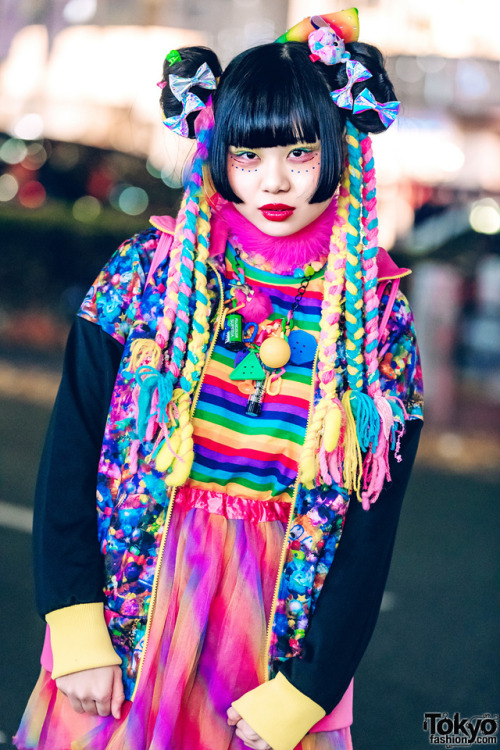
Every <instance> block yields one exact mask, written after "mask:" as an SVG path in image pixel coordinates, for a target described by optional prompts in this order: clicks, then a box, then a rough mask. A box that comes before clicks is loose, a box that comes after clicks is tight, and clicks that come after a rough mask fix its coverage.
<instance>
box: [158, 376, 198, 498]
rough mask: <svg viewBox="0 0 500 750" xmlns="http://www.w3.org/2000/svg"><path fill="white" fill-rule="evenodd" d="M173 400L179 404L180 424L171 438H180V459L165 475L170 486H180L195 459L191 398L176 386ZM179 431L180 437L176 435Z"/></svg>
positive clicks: (176, 460)
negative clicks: (190, 410) (190, 411)
mask: <svg viewBox="0 0 500 750" xmlns="http://www.w3.org/2000/svg"><path fill="white" fill-rule="evenodd" d="M172 400H173V402H174V403H175V404H176V405H177V410H178V414H179V426H178V427H177V429H176V430H175V432H174V433H173V435H172V438H171V439H172V440H174V438H175V440H176V441H177V440H179V450H178V451H176V452H177V453H178V455H179V458H180V460H179V458H176V459H175V460H174V462H173V468H172V471H171V472H170V474H167V476H166V477H165V484H166V485H167V486H168V487H180V486H181V485H183V484H184V483H185V482H186V481H187V478H188V477H189V474H190V472H191V467H192V465H193V460H194V443H193V425H192V424H191V420H190V413H189V409H190V404H191V399H190V398H189V395H188V394H187V393H186V392H185V391H183V390H182V388H176V389H175V391H174V395H173V398H172ZM177 432H178V433H179V436H180V439H179V438H177V437H176V434H177Z"/></svg>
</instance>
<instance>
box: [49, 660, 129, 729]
mask: <svg viewBox="0 0 500 750" xmlns="http://www.w3.org/2000/svg"><path fill="white" fill-rule="evenodd" d="M56 685H57V687H58V689H59V690H60V691H61V693H64V695H65V696H67V698H68V700H69V702H70V704H71V707H72V709H73V710H74V711H76V712H77V713H78V714H83V713H87V714H92V716H97V715H99V716H109V714H110V713H111V714H113V716H114V717H115V719H119V718H120V710H121V705H122V703H123V701H124V700H125V695H124V694H123V682H122V672H121V669H120V667H117V666H109V667H97V668H96V669H84V670H82V671H81V672H74V673H73V674H65V675H63V676H62V677H57V679H56Z"/></svg>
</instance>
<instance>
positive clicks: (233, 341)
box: [222, 311, 244, 351]
mask: <svg viewBox="0 0 500 750" xmlns="http://www.w3.org/2000/svg"><path fill="white" fill-rule="evenodd" d="M222 335H223V341H224V346H225V347H226V349H229V350H230V351H238V350H239V349H241V348H242V347H243V346H244V343H243V317H242V316H241V315H240V314H239V313H237V312H231V311H229V312H228V313H227V315H226V320H225V323H224V332H223V334H222Z"/></svg>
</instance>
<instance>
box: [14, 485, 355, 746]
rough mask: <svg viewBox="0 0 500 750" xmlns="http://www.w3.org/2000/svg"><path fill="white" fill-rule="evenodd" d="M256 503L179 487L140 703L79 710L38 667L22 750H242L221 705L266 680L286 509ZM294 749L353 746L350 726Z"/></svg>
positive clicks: (275, 504)
mask: <svg viewBox="0 0 500 750" xmlns="http://www.w3.org/2000/svg"><path fill="white" fill-rule="evenodd" d="M255 502H257V503H258V504H259V505H260V504H261V503H259V501H253V500H248V499H247V501H246V505H245V503H244V502H241V499H240V502H239V503H238V504H237V505H235V507H234V508H232V507H228V506H226V508H227V509H228V512H225V511H224V508H223V507H222V506H221V507H218V508H215V507H212V508H211V509H212V511H215V512H209V509H210V504H209V505H205V508H204V507H203V503H201V504H200V498H199V497H198V496H197V495H194V494H192V493H189V491H184V492H181V493H179V496H178V501H177V502H176V506H175V509H174V513H173V516H172V522H171V527H170V530H169V535H168V537H167V539H168V542H167V545H166V549H165V557H164V562H163V567H162V575H161V577H160V582H159V591H158V599H157V606H156V610H155V619H154V621H153V627H152V630H151V635H150V641H149V646H148V650H147V655H146V658H145V662H144V666H143V670H142V674H141V677H140V690H139V691H138V694H137V697H136V699H135V700H134V702H133V703H130V702H127V703H126V704H125V705H124V707H123V710H122V719H121V720H119V721H117V720H115V719H113V718H112V717H105V718H101V717H94V716H89V715H85V714H77V713H75V712H74V711H73V710H72V709H71V707H70V705H69V702H68V700H67V699H66V698H65V697H64V696H63V695H62V694H61V693H58V692H57V689H56V686H55V683H54V682H53V680H51V678H50V675H49V674H48V673H47V672H45V671H44V670H42V674H41V676H40V679H39V681H38V684H37V686H36V688H35V690H34V692H33V695H32V697H31V700H30V702H29V704H28V707H27V709H26V712H25V715H24V717H23V722H22V724H21V727H20V729H19V732H18V734H17V737H16V743H17V747H18V748H40V749H41V750H70V748H71V750H160V748H161V749H162V750H165V748H169V750H214V749H215V748H217V750H244V745H243V743H242V742H241V740H239V739H238V738H237V737H235V735H234V730H233V728H231V727H229V726H228V725H227V722H226V710H227V708H228V706H229V705H230V704H231V701H233V700H235V699H236V698H238V697H240V696H241V695H243V694H244V693H245V692H246V691H248V690H251V689H252V688H254V687H256V686H257V685H258V684H259V682H261V681H262V680H263V679H264V674H263V670H264V664H263V659H262V653H263V646H264V643H265V637H266V623H267V619H268V617H269V611H270V607H271V602H272V597H273V587H274V581H275V576H276V567H277V564H278V563H277V561H278V560H279V555H280V550H281V546H282V541H283V535H284V528H285V522H284V518H285V517H286V510H287V508H286V503H284V502H281V503H280V502H277V501H272V502H270V503H268V504H266V509H265V512H264V513H263V511H262V509H261V510H260V512H259V516H260V518H258V517H256V516H255V513H254V511H253V508H252V506H253V505H254V504H255ZM226 516H230V518H227V517H226ZM250 622H251V623H252V628H249V627H248V623H250ZM297 750H352V745H351V738H350V731H349V728H345V729H341V730H333V731H329V732H318V733H316V734H311V735H308V736H307V737H305V738H304V740H303V741H302V742H301V743H300V744H299V745H298V746H297Z"/></svg>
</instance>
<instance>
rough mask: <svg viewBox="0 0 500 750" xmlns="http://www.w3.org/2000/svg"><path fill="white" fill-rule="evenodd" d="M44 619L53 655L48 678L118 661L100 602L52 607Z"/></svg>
mask: <svg viewBox="0 0 500 750" xmlns="http://www.w3.org/2000/svg"><path fill="white" fill-rule="evenodd" d="M45 619H46V621H47V623H48V625H49V628H50V645H51V647H52V657H53V659H54V668H53V670H52V679H54V680H55V679H56V677H62V675H65V674H71V673H72V672H81V671H82V669H95V667H107V666H110V665H112V664H121V663H122V660H121V659H120V657H119V656H118V654H117V653H116V651H115V650H114V648H113V645H112V643H111V638H110V636H109V632H108V628H107V626H106V621H105V619H104V608H103V604H102V602H92V603H90V604H75V605H74V606H73V607H64V608H63V609H56V610H54V611H53V612H49V613H48V614H47V615H46V617H45Z"/></svg>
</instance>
